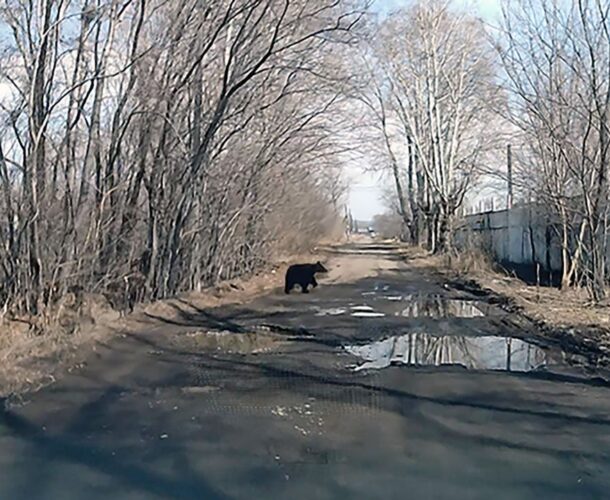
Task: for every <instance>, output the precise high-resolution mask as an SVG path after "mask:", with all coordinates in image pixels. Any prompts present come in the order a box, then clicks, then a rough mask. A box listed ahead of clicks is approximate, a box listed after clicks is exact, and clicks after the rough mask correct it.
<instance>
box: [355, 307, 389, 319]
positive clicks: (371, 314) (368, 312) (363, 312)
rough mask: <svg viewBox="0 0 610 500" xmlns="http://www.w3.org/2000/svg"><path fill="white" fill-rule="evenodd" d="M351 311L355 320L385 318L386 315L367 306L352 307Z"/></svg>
mask: <svg viewBox="0 0 610 500" xmlns="http://www.w3.org/2000/svg"><path fill="white" fill-rule="evenodd" d="M350 309H351V310H352V313H351V315H352V316H353V317H354V318H383V317H384V316H385V314H384V313H381V312H376V311H375V309H373V308H372V307H371V306H367V305H361V306H351V307H350Z"/></svg>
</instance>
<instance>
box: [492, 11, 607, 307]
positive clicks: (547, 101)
mask: <svg viewBox="0 0 610 500" xmlns="http://www.w3.org/2000/svg"><path fill="white" fill-rule="evenodd" d="M609 10H610V5H608V3H607V2H603V1H599V0H581V1H578V2H574V3H552V4H550V3H548V2H533V3H532V2H520V1H519V2H509V3H507V4H506V5H505V8H504V22H503V30H502V33H501V35H500V40H499V43H498V48H499V53H500V55H501V57H502V61H503V67H504V70H505V73H506V74H507V76H508V83H509V85H508V88H509V89H510V90H511V91H512V93H513V96H515V98H514V99H512V100H511V105H510V108H509V114H510V117H511V119H512V120H513V122H514V123H515V124H517V126H518V127H519V128H520V129H521V130H522V131H523V135H524V137H525V138H526V147H527V150H528V159H529V164H530V165H531V168H529V169H528V170H527V171H526V172H524V179H525V181H524V182H527V183H529V184H530V186H531V187H532V188H533V189H532V191H533V192H534V194H535V195H536V197H537V198H538V200H539V201H540V202H541V204H542V205H544V206H546V207H549V208H550V209H551V217H552V218H553V219H555V220H556V221H558V224H557V227H558V234H559V237H560V241H561V245H562V261H563V278H562V285H563V287H565V288H567V287H568V286H569V285H570V284H572V283H574V282H575V281H578V280H577V276H578V275H580V276H581V277H582V278H583V279H584V281H585V283H586V284H587V286H588V289H589V290H590V292H591V297H592V298H593V299H594V300H596V301H598V300H601V299H602V298H603V297H604V295H605V281H606V262H605V261H606V257H605V256H606V248H607V241H606V239H607V216H608V154H609V150H608V147H609V142H608V141H609V139H608V132H609V129H608V127H609V126H610V78H609V76H610V60H609V56H608V54H610V29H609V27H608V26H609ZM532 179H536V180H537V182H532V181H531V180H532Z"/></svg>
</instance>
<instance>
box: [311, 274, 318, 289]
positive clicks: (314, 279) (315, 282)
mask: <svg viewBox="0 0 610 500" xmlns="http://www.w3.org/2000/svg"><path fill="white" fill-rule="evenodd" d="M311 284H312V285H313V287H314V288H315V287H317V286H318V282H317V281H316V277H315V276H312V277H311Z"/></svg>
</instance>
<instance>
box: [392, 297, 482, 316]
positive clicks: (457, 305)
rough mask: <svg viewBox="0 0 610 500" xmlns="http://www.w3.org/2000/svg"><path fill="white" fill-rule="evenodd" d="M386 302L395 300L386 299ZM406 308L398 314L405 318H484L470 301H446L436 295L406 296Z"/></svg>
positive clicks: (474, 303) (480, 311)
mask: <svg viewBox="0 0 610 500" xmlns="http://www.w3.org/2000/svg"><path fill="white" fill-rule="evenodd" d="M387 299H388V300H396V299H395V297H388V298H387ZM403 301H404V302H405V303H407V307H406V308H404V309H403V310H402V312H401V313H400V315H401V316H403V317H405V318H422V317H430V318H448V317H451V318H478V317H481V316H485V314H484V313H483V311H482V310H481V309H480V308H479V307H477V303H476V302H474V301H472V300H463V299H448V298H445V297H442V296H438V295H416V294H414V295H407V296H405V297H404V298H403Z"/></svg>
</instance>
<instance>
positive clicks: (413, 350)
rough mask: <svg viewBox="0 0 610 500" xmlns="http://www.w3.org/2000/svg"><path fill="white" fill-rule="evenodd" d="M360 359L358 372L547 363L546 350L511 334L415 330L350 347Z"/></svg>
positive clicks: (526, 367) (520, 368)
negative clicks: (465, 334)
mask: <svg viewBox="0 0 610 500" xmlns="http://www.w3.org/2000/svg"><path fill="white" fill-rule="evenodd" d="M345 350H346V351H347V352H348V353H350V354H352V355H354V356H356V357H358V358H360V359H361V360H362V363H361V364H358V365H357V366H356V367H354V370H355V371H360V370H374V369H377V370H378V369H382V368H387V367H388V366H390V365H393V364H396V365H409V366H443V365H461V366H464V367H466V368H470V369H474V370H505V371H514V372H528V371H533V370H538V369H540V368H543V367H545V366H546V365H547V363H548V361H549V359H548V353H547V352H546V351H544V350H543V349H541V348H539V347H537V346H535V345H532V344H528V343H527V342H524V341H522V340H519V339H516V338H511V337H495V336H489V337H462V336H453V335H447V336H434V335H428V334H422V333H412V334H408V335H401V336H395V337H390V338H387V339H385V340H380V341H377V342H373V343H370V344H366V345H351V346H346V347H345Z"/></svg>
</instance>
